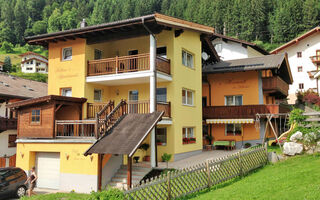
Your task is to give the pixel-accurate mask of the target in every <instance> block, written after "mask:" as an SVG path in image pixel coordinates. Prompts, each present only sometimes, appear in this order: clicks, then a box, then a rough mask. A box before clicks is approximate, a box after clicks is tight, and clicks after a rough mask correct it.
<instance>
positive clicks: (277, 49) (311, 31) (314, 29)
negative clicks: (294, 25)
mask: <svg viewBox="0 0 320 200" xmlns="http://www.w3.org/2000/svg"><path fill="white" fill-rule="evenodd" d="M319 31H320V27H319V26H317V27H315V28H313V29H311V30H310V31H308V32H306V33H304V34H302V35H300V36H299V37H296V38H294V39H293V40H291V41H290V42H287V43H285V44H284V45H282V46H280V47H278V48H276V49H274V50H272V51H271V52H270V53H271V54H276V53H278V52H280V51H282V50H284V49H286V48H287V47H290V46H291V45H294V44H296V43H297V42H299V41H301V40H303V39H305V38H307V37H309V36H311V35H313V34H314V33H318V32H319Z"/></svg>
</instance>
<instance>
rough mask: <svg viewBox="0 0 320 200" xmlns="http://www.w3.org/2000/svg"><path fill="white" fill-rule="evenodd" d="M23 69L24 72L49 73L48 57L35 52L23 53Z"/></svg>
mask: <svg viewBox="0 0 320 200" xmlns="http://www.w3.org/2000/svg"><path fill="white" fill-rule="evenodd" d="M20 57H21V58H22V59H21V71H22V72H24V73H36V72H38V73H48V59H47V58H46V57H44V56H42V55H40V54H37V53H34V52H27V53H24V54H21V55H20Z"/></svg>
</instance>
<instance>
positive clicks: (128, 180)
mask: <svg viewBox="0 0 320 200" xmlns="http://www.w3.org/2000/svg"><path fill="white" fill-rule="evenodd" d="M127 158H128V161H127V166H128V168H127V186H128V187H127V189H130V188H131V186H132V157H130V156H129V155H127Z"/></svg>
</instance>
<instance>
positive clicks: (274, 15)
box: [0, 0, 320, 50]
mask: <svg viewBox="0 0 320 200" xmlns="http://www.w3.org/2000/svg"><path fill="white" fill-rule="evenodd" d="M0 8H1V10H0V17H1V21H0V42H1V44H2V45H3V44H5V46H8V44H9V46H10V45H12V46H17V45H18V46H23V45H25V41H24V37H26V36H31V35H37V34H43V33H47V32H55V31H60V30H67V29H72V28H77V27H79V25H80V21H81V20H82V19H86V21H87V22H88V24H89V25H94V24H101V23H105V22H111V21H116V20H121V19H127V18H131V17H135V16H141V15H146V14H151V13H154V12H159V13H163V14H166V15H170V16H173V17H178V18H181V19H185V20H189V21H193V22H197V23H200V24H205V25H208V26H212V27H214V28H215V30H216V32H217V33H221V34H226V35H228V36H233V37H236V38H239V39H243V40H248V41H254V42H256V43H257V44H258V45H259V44H260V45H262V46H263V47H265V48H266V49H267V50H271V48H272V47H276V46H277V45H279V44H282V43H285V42H287V41H289V40H291V39H293V38H295V37H296V36H297V35H299V34H301V33H303V32H305V31H307V30H309V29H311V28H313V27H315V26H317V25H319V22H320V15H319V12H320V0H0ZM9 48H10V47H9Z"/></svg>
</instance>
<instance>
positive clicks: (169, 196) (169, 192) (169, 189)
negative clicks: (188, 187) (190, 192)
mask: <svg viewBox="0 0 320 200" xmlns="http://www.w3.org/2000/svg"><path fill="white" fill-rule="evenodd" d="M170 178H171V176H170V171H168V176H167V184H168V200H170V199H171V187H170Z"/></svg>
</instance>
